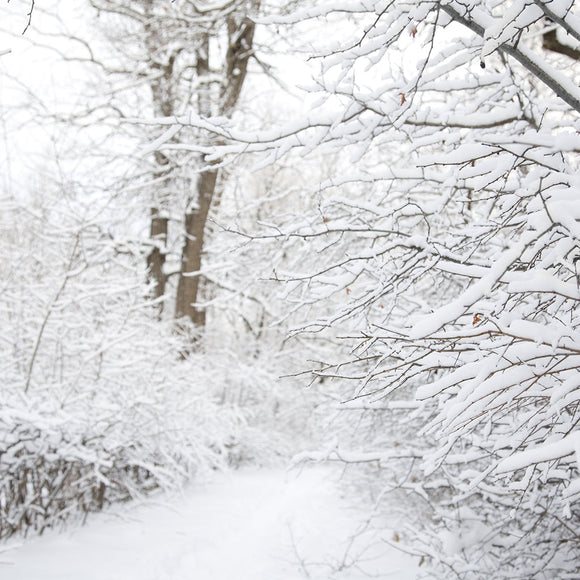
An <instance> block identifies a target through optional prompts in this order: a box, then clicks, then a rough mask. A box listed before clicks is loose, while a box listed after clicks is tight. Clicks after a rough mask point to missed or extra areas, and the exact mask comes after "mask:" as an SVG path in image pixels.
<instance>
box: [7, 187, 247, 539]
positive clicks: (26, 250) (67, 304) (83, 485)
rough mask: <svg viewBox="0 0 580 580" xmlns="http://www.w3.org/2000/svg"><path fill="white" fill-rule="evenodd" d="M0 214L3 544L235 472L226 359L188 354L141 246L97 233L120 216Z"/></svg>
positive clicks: (235, 416)
mask: <svg viewBox="0 0 580 580" xmlns="http://www.w3.org/2000/svg"><path fill="white" fill-rule="evenodd" d="M105 206H106V200H105ZM2 209H3V211H2V213H1V215H0V254H1V255H2V265H1V268H2V282H1V284H2V297H1V299H0V324H1V328H2V330H1V332H0V343H1V349H0V368H1V369H2V377H3V380H2V383H1V385H0V397H1V399H2V403H1V405H0V537H4V536H7V535H10V534H12V533H15V532H24V533H25V532H27V531H29V530H36V531H42V530H43V529H45V528H46V527H50V526H53V525H55V524H56V523H58V522H61V521H65V520H68V519H69V518H70V517H78V516H79V515H81V516H84V515H86V513H88V512H91V511H95V510H98V509H101V508H102V507H103V506H105V505H107V504H109V503H111V502H113V501H119V500H126V499H129V498H132V497H136V496H139V495H142V494H144V493H147V492H149V491H151V490H152V489H155V488H159V487H170V486H175V485H179V484H180V483H182V482H184V481H185V480H186V479H188V478H190V477H192V476H193V475H194V474H196V473H199V472H200V471H201V472H203V471H204V470H208V469H214V468H216V467H219V466H225V465H227V464H228V463H229V461H230V459H229V457H230V451H229V445H230V442H231V440H232V438H234V439H235V438H237V437H238V432H239V430H240V428H241V427H242V426H245V418H244V414H243V412H242V411H240V410H239V409H238V408H236V407H235V405H228V404H224V402H223V401H221V400H220V397H221V396H222V391H223V385H221V384H219V380H220V379H219V377H218V378H217V380H216V376H215V375H216V372H215V371H216V368H219V365H220V364H221V363H220V358H219V353H215V356H214V358H213V362H212V363H209V362H208V361H207V357H206V356H204V355H202V354H201V353H199V354H193V355H191V356H190V357H188V358H185V359H183V358H182V357H181V356H180V352H182V351H183V340H184V337H182V336H180V335H178V334H177V333H175V332H174V329H173V328H172V326H171V324H166V323H162V322H160V321H159V320H158V318H157V311H156V310H155V308H154V307H153V306H152V305H151V304H150V303H149V299H148V295H149V289H148V287H147V284H146V282H145V281H146V275H145V271H144V268H143V266H142V265H141V264H144V260H143V259H142V256H141V255H140V253H139V251H138V249H136V248H137V246H131V244H129V243H128V242H127V243H125V242H124V243H123V244H120V243H119V242H118V241H116V240H114V239H113V237H112V236H110V235H103V234H102V229H103V226H104V224H108V225H109V226H111V227H112V226H113V224H114V221H111V220H110V218H111V216H114V214H115V212H114V211H113V212H111V213H109V212H108V211H107V208H106V207H103V206H102V205H101V206H99V205H98V204H96V203H94V202H91V203H89V204H87V205H84V204H82V203H79V202H78V201H73V200H71V199H70V198H67V197H66V196H64V195H63V196H52V195H48V194H47V195H45V196H44V197H43V198H42V199H36V200H34V199H33V200H30V201H28V202H27V203H26V205H24V206H21V205H19V204H17V203H15V202H11V203H4V204H3V208H2ZM116 209H117V211H118V208H116ZM107 220H109V221H107Z"/></svg>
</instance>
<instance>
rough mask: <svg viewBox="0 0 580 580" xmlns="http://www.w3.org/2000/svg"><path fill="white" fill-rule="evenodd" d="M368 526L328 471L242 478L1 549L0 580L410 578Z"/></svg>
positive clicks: (412, 572)
mask: <svg viewBox="0 0 580 580" xmlns="http://www.w3.org/2000/svg"><path fill="white" fill-rule="evenodd" d="M367 509H368V506H367ZM367 518H368V512H367V511H366V509H365V508H364V506H362V505H361V504H360V503H359V504H357V502H356V501H355V498H348V497H344V495H342V494H341V492H340V485H339V483H338V480H337V476H336V471H333V470H331V469H330V468H325V467H320V466H318V467H310V468H307V469H305V470H303V471H300V472H299V471H285V470H283V469H263V470H259V469H243V470H240V471H236V472H231V473H225V474H224V473H222V474H217V475H216V476H215V477H214V478H213V479H212V481H206V482H204V483H195V484H192V485H191V486H189V487H188V488H187V489H186V490H185V491H183V492H181V493H180V494H173V495H158V496H157V497H156V498H151V499H149V500H146V501H144V502H142V503H141V504H136V503H133V504H129V505H124V506H116V507H115V508H114V509H111V510H109V511H108V512H106V513H102V514H98V515H95V516H93V517H92V518H91V519H90V520H89V522H88V524H87V525H86V526H84V527H74V528H71V529H69V530H68V531H65V532H60V533H58V532H56V531H51V532H49V533H47V534H45V535H44V536H41V537H35V538H31V539H28V540H24V541H23V540H10V541H8V542H7V543H5V544H0V578H2V580H299V579H302V578H314V579H327V580H329V579H337V580H359V579H360V580H362V579H363V578H365V579H368V577H369V576H368V574H372V575H373V576H374V577H375V578H387V579H388V578H393V579H396V580H412V579H415V578H417V575H418V574H419V570H421V569H420V568H419V567H418V559H417V558H413V557H411V556H407V555H405V554H403V553H401V552H400V551H399V550H396V549H395V548H392V547H390V546H389V545H388V544H386V543H385V542H384V541H382V540H383V539H387V540H390V539H392V537H393V535H394V533H395V531H396V526H397V525H398V522H392V526H391V527H390V529H389V527H384V526H383V525H380V526H379V525H377V524H376V522H375V523H374V524H373V525H371V526H365V520H366V519H367ZM389 524H390V523H389ZM355 562H356V563H355Z"/></svg>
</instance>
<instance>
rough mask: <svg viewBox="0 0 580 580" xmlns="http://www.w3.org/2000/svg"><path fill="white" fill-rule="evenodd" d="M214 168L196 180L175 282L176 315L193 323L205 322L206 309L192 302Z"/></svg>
mask: <svg viewBox="0 0 580 580" xmlns="http://www.w3.org/2000/svg"><path fill="white" fill-rule="evenodd" d="M217 177H218V172H217V169H215V170H214V169H210V170H207V171H203V172H202V173H201V175H200V178H199V182H198V203H197V206H195V207H193V208H192V209H191V210H190V211H188V213H187V214H186V216H185V242H184V245H183V252H182V258H181V273H180V276H179V283H178V286H177V300H176V305H175V317H176V318H177V319H180V318H183V317H187V318H189V319H190V320H191V321H192V322H193V324H194V325H195V326H197V327H198V328H203V327H204V326H205V309H204V308H199V307H197V306H196V305H195V304H196V302H197V301H198V298H199V289H200V283H201V279H200V278H201V276H200V270H201V255H202V252H203V242H204V233H205V224H206V222H207V217H208V215H209V210H210V208H211V202H212V199H213V197H214V194H215V190H216V183H217Z"/></svg>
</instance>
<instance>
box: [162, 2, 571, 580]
mask: <svg viewBox="0 0 580 580" xmlns="http://www.w3.org/2000/svg"><path fill="white" fill-rule="evenodd" d="M308 22H310V23H312V26H321V27H326V26H329V27H331V28H330V29H332V27H338V26H340V27H341V35H340V36H338V37H337V36H336V35H332V38H333V41H332V43H326V41H325V40H324V39H325V35H324V34H322V35H320V38H321V39H322V40H320V42H315V43H313V44H314V47H313V49H312V52H311V62H314V63H317V64H318V65H319V74H318V75H317V77H316V79H315V81H314V82H313V83H312V86H311V87H310V92H311V93H312V95H313V98H312V99H311V101H310V102H312V109H311V111H310V112H309V114H308V115H305V116H303V117H299V118H296V119H295V120H294V121H293V122H292V123H286V124H284V123H280V124H279V125H278V126H276V127H275V128H274V129H271V130H269V131H267V132H265V131H262V132H259V131H255V132H248V131H244V130H241V129H239V128H236V127H235V125H232V124H228V123H221V124H218V123H213V125H209V124H208V123H207V122H206V121H205V120H204V119H201V118H200V119H195V118H185V117H184V118H182V119H180V122H181V123H182V124H183V125H185V126H197V127H206V128H208V129H209V130H210V131H212V132H213V134H214V135H216V136H217V137H218V138H220V139H223V140H224V141H227V142H228V143H230V144H231V145H230V147H229V149H228V148H227V147H226V148H224V149H222V150H221V151H220V152H217V153H216V154H215V155H216V158H220V159H222V158H223V155H224V151H225V152H226V153H227V152H228V151H229V152H232V153H235V152H239V151H240V145H239V144H242V146H243V148H244V150H246V151H247V150H250V151H256V152H259V151H268V152H270V155H269V157H268V159H269V160H272V159H276V158H279V157H281V156H282V155H283V154H284V153H285V152H286V151H288V150H290V149H293V148H298V149H299V150H300V151H302V152H303V153H304V154H308V153H309V152H311V151H317V152H319V153H320V152H323V153H325V154H327V155H334V156H336V158H337V159H340V160H341V162H340V165H339V167H338V168H337V169H336V170H335V171H334V172H333V174H332V175H330V176H329V177H328V179H327V180H326V181H324V182H323V183H320V184H317V185H316V186H315V187H313V189H312V194H313V196H315V197H316V200H317V205H316V209H315V211H313V212H312V213H310V214H308V215H306V216H296V217H295V218H294V219H292V220H289V221H288V222H287V223H282V224H277V225H276V227H273V228H272V229H271V230H269V231H266V232H262V234H261V237H262V239H265V238H267V237H268V236H269V237H271V238H276V239H278V240H279V241H280V242H281V243H282V244H283V245H284V246H285V247H286V250H287V251H286V256H288V255H291V256H292V261H293V262H294V266H293V268H291V267H288V266H290V265H291V264H289V263H288V260H287V259H286V261H285V262H283V263H282V264H283V265H282V266H280V267H278V268H276V271H275V273H274V274H273V277H275V278H276V279H278V280H285V281H286V283H287V287H288V290H287V292H286V297H287V300H289V301H292V302H293V303H294V304H296V305H300V304H301V305H303V306H304V305H308V315H307V316H305V318H304V322H303V324H301V325H299V330H301V331H315V332H324V331H326V330H328V329H333V328H334V329H336V328H338V329H346V330H347V331H348V333H349V334H350V336H351V338H350V341H349V342H350V344H351V345H352V344H353V342H354V347H353V350H352V354H351V356H350V357H349V358H348V359H338V360H334V361H329V362H328V364H326V365H325V364H320V365H319V366H318V367H317V368H316V369H315V373H316V375H317V376H318V377H320V378H321V379H324V380H325V382H327V381H326V379H330V378H333V379H334V380H339V381H341V382H342V383H344V384H346V385H348V384H349V383H350V381H352V380H354V381H356V385H357V386H356V388H355V389H354V390H353V391H351V397H352V398H353V401H355V402H356V403H354V402H353V403H350V406H351V407H352V405H353V404H357V405H359V406H361V407H370V410H369V413H374V416H375V417H378V416H380V415H381V409H382V410H386V411H388V410H392V409H395V410H397V412H399V413H400V412H401V410H403V412H404V413H406V414H407V415H408V414H409V413H413V414H414V415H413V416H414V421H415V423H414V425H415V431H416V430H417V429H418V427H417V426H420V427H421V430H422V435H423V437H424V439H423V441H424V443H417V442H416V441H410V440H409V437H407V436H405V437H404V442H406V443H407V444H410V445H409V447H410V449H409V451H408V452H405V451H400V450H399V451H398V452H397V453H393V450H392V449H388V446H389V442H388V441H386V440H385V438H384V437H383V438H380V437H379V438H378V439H377V440H376V442H377V445H379V447H377V448H374V449H368V448H365V446H364V443H363V444H361V445H362V448H361V450H360V453H359V454H358V455H357V453H351V454H347V453H346V452H344V453H342V455H341V453H340V450H338V451H337V450H336V449H334V450H332V451H331V452H330V453H331V454H334V455H337V454H338V455H339V456H340V455H341V456H342V457H343V458H344V457H346V456H347V455H348V456H349V457H350V460H352V461H355V462H360V461H368V462H377V461H380V462H381V463H383V464H384V463H386V462H388V461H391V460H393V459H397V458H403V457H409V458H411V460H412V461H414V462H415V461H416V460H417V459H421V460H422V466H423V470H424V471H425V472H426V473H428V474H431V476H430V477H428V478H427V477H425V476H424V483H423V484H422V485H421V484H420V483H419V482H418V481H417V479H416V477H415V475H413V477H412V478H410V479H409V480H408V481H409V482H411V479H412V485H411V483H409V487H412V488H413V489H414V491H415V492H416V493H417V494H419V495H420V496H422V497H423V499H424V501H426V502H427V503H428V505H429V506H430V508H431V510H432V512H431V515H432V520H431V524H430V525H427V527H426V529H427V531H428V535H427V536H426V535H425V534H421V535H419V538H424V539H425V542H424V543H425V545H424V547H423V554H424V555H428V556H430V557H431V558H432V559H433V560H434V561H435V562H436V563H438V564H440V565H441V570H443V571H444V573H450V574H451V575H455V576H457V577H461V578H476V577H490V574H491V575H493V577H494V578H495V577H497V578H500V577H510V578H514V577H522V578H553V577H565V576H566V575H569V574H572V575H573V574H575V573H577V571H578V564H577V562H578V555H579V551H580V544H579V543H578V530H579V526H580V512H579V508H578V505H579V504H578V493H579V489H580V488H579V483H578V481H579V479H578V462H577V460H578V458H577V453H578V452H580V451H579V450H578V449H579V448H578V441H579V439H578V437H579V435H578V429H577V424H578V420H579V416H578V403H579V400H580V391H579V389H578V376H579V375H578V370H579V365H580V358H579V354H580V351H579V346H578V344H579V336H580V335H579V334H578V332H579V328H578V324H579V318H578V316H579V315H578V301H579V299H580V282H579V280H580V265H579V257H580V254H579V236H580V228H579V224H580V221H579V220H580V214H579V209H578V208H579V207H580V206H579V205H578V203H577V197H578V191H577V188H578V183H577V176H576V174H577V171H578V151H579V150H580V147H579V142H578V138H577V133H578V128H579V120H578V113H579V112H580V90H579V89H578V85H577V83H578V78H579V74H580V68H579V65H578V62H577V50H578V42H579V41H580V33H579V31H580V24H579V22H580V21H579V19H578V16H577V15H576V14H575V12H574V6H573V2H571V1H569V0H562V1H556V0H552V1H544V0H533V1H532V0H529V1H527V0H519V1H510V2H506V1H501V0H478V1H476V2H469V3H466V2H460V1H458V0H445V1H418V2H412V3H409V2H398V1H390V2H383V1H371V2H367V1H364V2H363V1H354V2H350V3H348V4H344V3H343V4H341V5H339V6H338V5H337V4H336V3H335V2H325V3H317V4H316V5H311V6H310V7H308V8H304V9H297V10H293V11H291V13H289V14H288V16H287V17H286V18H282V19H278V21H277V25H278V26H283V25H284V24H293V25H296V26H301V27H303V26H305V23H308ZM325 30H327V29H326V28H325ZM314 97H315V98H314ZM174 122H175V121H174V120H166V121H165V123H166V124H167V125H171V124H173V123H174ZM236 143H238V145H236ZM160 147H162V145H161V144H160ZM253 235H255V236H256V237H258V236H259V234H253ZM328 300H331V302H326V304H332V305H333V307H332V308H331V309H330V310H329V309H328V306H327V307H325V310H323V311H319V312H324V314H323V315H322V316H316V314H315V312H314V308H313V305H314V304H316V303H320V302H322V301H328ZM357 336H358V338H357ZM410 393H413V397H412V398H413V399H414V400H413V401H409V399H410V398H411V395H410ZM417 405H419V407H418V409H415V410H412V409H414V408H415V407H417ZM373 409H375V410H374V411H373ZM410 409H411V410H410ZM373 421H374V422H375V423H376V424H378V425H380V424H381V421H382V422H383V424H384V423H388V421H387V420H385V419H384V418H382V419H380V420H378V419H374V420H373ZM373 421H371V422H373ZM409 432H410V431H405V433H407V434H408V433H409ZM411 432H412V430H411ZM415 439H416V438H415ZM363 452H364V453H363ZM444 531H445V534H444V533H443V532H444ZM429 534H431V535H429ZM437 544H438V546H437ZM434 546H436V547H434Z"/></svg>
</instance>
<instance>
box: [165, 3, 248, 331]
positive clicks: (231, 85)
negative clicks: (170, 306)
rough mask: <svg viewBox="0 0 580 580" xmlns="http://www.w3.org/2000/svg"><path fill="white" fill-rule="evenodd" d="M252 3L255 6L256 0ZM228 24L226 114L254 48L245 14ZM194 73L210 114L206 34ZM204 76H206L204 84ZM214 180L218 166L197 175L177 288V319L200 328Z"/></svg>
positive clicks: (201, 106)
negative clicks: (201, 291)
mask: <svg viewBox="0 0 580 580" xmlns="http://www.w3.org/2000/svg"><path fill="white" fill-rule="evenodd" d="M254 4H255V6H254V7H255V8H257V7H258V5H259V2H255V3H254ZM227 27H228V50H227V53H226V57H225V66H224V81H223V86H222V88H221V91H220V100H219V103H217V107H215V108H216V111H215V112H217V113H218V114H220V115H226V116H229V115H230V114H231V113H232V111H233V108H234V107H235V105H236V103H237V101H238V99H239V97H240V93H241V90H242V86H243V83H244V81H245V78H246V75H247V69H248V61H249V59H250V57H251V56H252V51H253V39H254V31H255V24H254V22H253V21H252V20H250V19H249V18H248V17H247V16H242V17H241V18H239V17H238V18H236V17H235V16H231V17H229V18H228V21H227ZM197 76H198V79H199V80H200V87H201V89H200V92H199V93H198V111H199V114H200V115H202V116H206V117H209V116H211V115H212V113H213V112H214V111H212V98H211V95H210V89H211V87H210V84H209V78H210V67H209V37H207V36H206V38H205V39H204V42H203V44H202V46H201V49H200V50H199V52H198V55H197ZM204 79H207V80H206V82H205V83H204V82H203V80H204ZM214 106H215V104H214ZM217 164H218V162H217V161H216V162H214V165H217ZM217 179H218V170H217V169H208V170H205V171H202V173H201V174H200V178H199V181H198V187H197V205H194V206H193V209H192V210H191V211H188V213H187V214H186V216H185V243H184V247H183V252H182V258H181V273H180V277H179V283H178V287H177V298H176V306H175V317H176V319H178V320H179V319H180V318H183V317H187V318H189V320H191V322H192V323H193V324H194V325H195V326H196V327H197V328H198V329H200V330H201V329H203V328H204V327H205V322H206V312H205V309H204V308H203V307H200V306H196V303H198V301H199V292H200V288H201V285H202V283H203V280H202V276H201V274H200V271H201V262H202V252H203V243H204V233H205V226H206V223H207V218H208V216H209V212H210V209H211V207H212V202H215V201H217V200H218V199H219V192H218V191H217V189H216V184H217Z"/></svg>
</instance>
